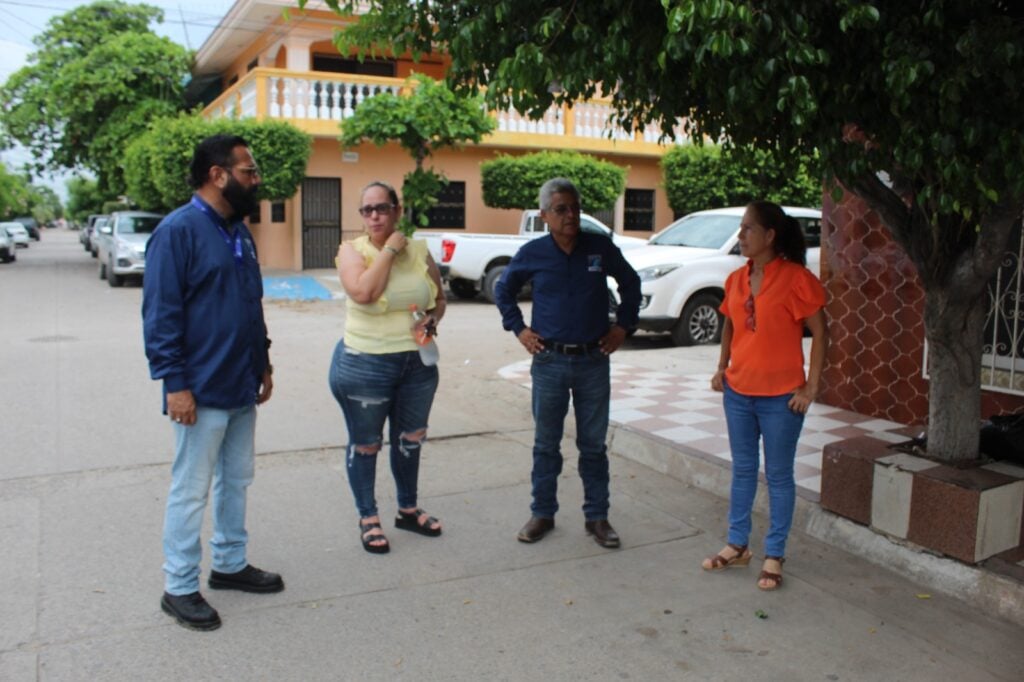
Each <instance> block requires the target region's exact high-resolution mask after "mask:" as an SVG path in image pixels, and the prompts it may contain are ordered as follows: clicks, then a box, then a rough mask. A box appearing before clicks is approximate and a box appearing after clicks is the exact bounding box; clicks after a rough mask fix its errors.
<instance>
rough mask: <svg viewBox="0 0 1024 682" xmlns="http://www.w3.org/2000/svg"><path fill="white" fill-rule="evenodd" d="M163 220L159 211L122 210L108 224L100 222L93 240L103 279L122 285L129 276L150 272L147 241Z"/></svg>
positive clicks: (111, 284)
mask: <svg viewBox="0 0 1024 682" xmlns="http://www.w3.org/2000/svg"><path fill="white" fill-rule="evenodd" d="M161 220H163V216H162V215H160V214H159V213H145V212H143V211H118V212H117V213H113V214H111V216H110V221H109V222H108V223H103V224H101V223H100V222H99V221H97V225H98V227H97V229H96V234H95V236H94V237H93V241H94V242H96V250H97V255H96V257H97V258H98V259H99V262H100V267H99V275H100V279H105V280H107V283H108V284H110V286H112V287H119V286H121V285H122V284H124V279H125V277H141V276H142V275H143V273H144V272H145V271H146V244H147V243H148V242H149V238H150V236H152V234H153V230H155V229H156V226H157V225H159V224H160V221H161Z"/></svg>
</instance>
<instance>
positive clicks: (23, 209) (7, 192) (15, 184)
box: [0, 162, 31, 219]
mask: <svg viewBox="0 0 1024 682" xmlns="http://www.w3.org/2000/svg"><path fill="white" fill-rule="evenodd" d="M30 208H31V193H30V191H29V186H28V182H27V181H26V180H25V178H24V177H23V176H22V175H19V174H17V173H11V172H10V171H8V170H7V166H5V165H4V164H3V162H0V218H3V219H8V218H13V217H14V216H17V215H25V214H26V213H28V211H29V209H30Z"/></svg>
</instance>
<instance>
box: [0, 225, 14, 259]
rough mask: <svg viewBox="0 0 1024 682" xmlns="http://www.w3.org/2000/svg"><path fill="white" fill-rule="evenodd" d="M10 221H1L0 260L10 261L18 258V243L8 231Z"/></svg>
mask: <svg viewBox="0 0 1024 682" xmlns="http://www.w3.org/2000/svg"><path fill="white" fill-rule="evenodd" d="M6 225H8V223H0V261H3V262H4V263H10V262H11V261H16V260H18V253H17V252H18V245H17V244H15V243H14V237H13V236H12V235H11V233H10V232H8V231H7V227H6Z"/></svg>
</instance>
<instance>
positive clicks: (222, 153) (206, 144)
mask: <svg viewBox="0 0 1024 682" xmlns="http://www.w3.org/2000/svg"><path fill="white" fill-rule="evenodd" d="M248 146H249V143H248V142H246V141H245V139H244V138H243V137H240V136H238V135H211V136H210V137H208V138H206V139H205V140H203V141H202V142H200V143H199V144H197V145H196V150H195V152H193V154H192V163H191V164H190V165H189V169H188V182H189V184H190V185H192V188H193V189H199V188H200V187H202V186H203V185H205V184H206V180H207V178H209V177H210V169H211V168H213V167H214V166H220V167H221V168H230V167H231V165H232V164H233V163H234V162H235V157H234V151H235V147H248Z"/></svg>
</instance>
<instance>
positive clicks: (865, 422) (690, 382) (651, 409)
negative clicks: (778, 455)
mask: <svg viewBox="0 0 1024 682" xmlns="http://www.w3.org/2000/svg"><path fill="white" fill-rule="evenodd" d="M498 373H499V374H500V375H501V376H502V377H503V378H505V379H507V380H509V381H513V382H515V383H517V384H520V385H522V386H525V387H529V386H530V360H529V359H527V360H523V361H521V362H517V363H515V364H513V365H508V366H506V367H503V368H501V369H500V370H498ZM611 383H612V386H611V388H612V395H611V407H610V414H609V416H610V418H611V420H612V421H613V422H615V423H617V424H620V425H624V426H627V427H629V428H631V429H634V430H637V431H644V432H647V433H650V434H652V435H654V436H657V437H658V438H661V439H663V440H666V441H669V442H672V443H676V444H678V445H680V446H682V447H684V448H685V449H687V450H690V451H696V452H697V453H699V454H700V455H703V456H705V457H707V458H708V459H711V460H712V461H718V462H721V463H722V464H723V465H726V464H727V463H730V462H731V461H732V456H731V454H730V452H729V439H728V437H727V431H726V426H725V414H724V412H723V411H722V395H721V394H720V393H715V392H714V391H712V390H711V388H710V384H711V374H688V375H679V374H671V373H668V372H660V371H653V370H648V369H642V368H639V367H633V366H631V365H625V364H619V363H616V362H615V361H614V360H613V361H612V365H611ZM862 435H870V436H873V437H875V438H879V439H882V440H885V441H888V442H891V443H897V442H901V441H906V440H908V436H907V430H906V427H905V426H904V425H903V424H897V423H896V422H891V421H886V420H884V419H875V418H873V417H867V416H865V415H862V414H856V413H854V412H848V411H846V410H841V409H839V408H836V407H830V406H828V405H821V404H818V403H814V404H812V405H811V409H810V410H809V412H808V414H807V418H806V419H805V420H804V428H803V431H802V432H801V434H800V441H799V444H798V445H797V453H796V467H795V474H796V484H797V491H798V493H799V494H800V495H801V496H802V497H805V498H808V499H811V500H813V501H818V499H819V497H820V493H821V453H822V450H823V449H824V447H825V445H827V444H828V443H831V442H833V441H837V440H842V439H844V438H853V437H855V436H862ZM762 472H763V465H762Z"/></svg>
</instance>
